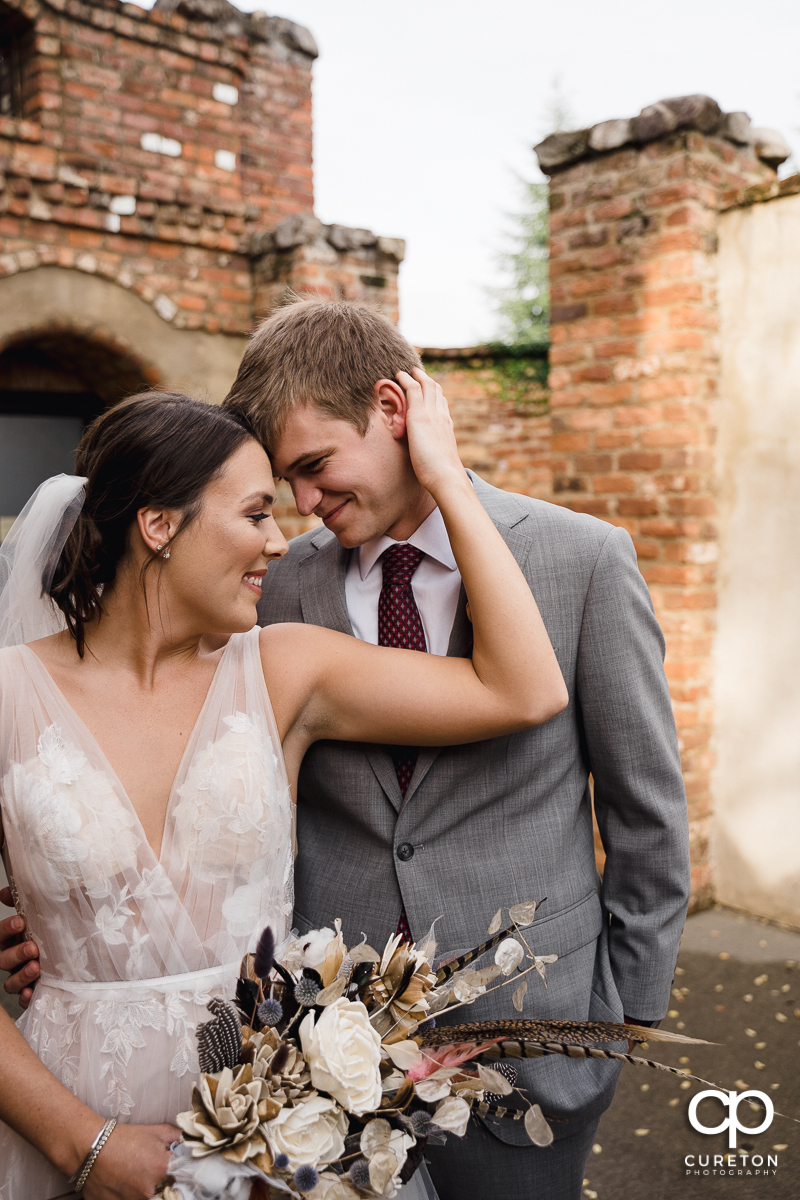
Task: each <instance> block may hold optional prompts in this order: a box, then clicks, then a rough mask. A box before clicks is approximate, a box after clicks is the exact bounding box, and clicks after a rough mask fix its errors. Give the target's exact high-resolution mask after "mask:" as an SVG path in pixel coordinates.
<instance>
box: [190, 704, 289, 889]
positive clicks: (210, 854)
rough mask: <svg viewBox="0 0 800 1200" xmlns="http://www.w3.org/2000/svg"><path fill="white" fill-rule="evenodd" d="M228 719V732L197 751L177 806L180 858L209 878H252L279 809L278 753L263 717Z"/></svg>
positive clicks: (212, 880)
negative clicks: (253, 867)
mask: <svg viewBox="0 0 800 1200" xmlns="http://www.w3.org/2000/svg"><path fill="white" fill-rule="evenodd" d="M224 723H225V724H226V725H227V726H228V731H227V732H226V733H224V734H223V735H222V737H221V738H219V739H218V740H217V741H216V742H210V743H209V744H208V745H207V746H206V747H205V748H204V749H203V750H201V751H199V752H198V753H197V754H196V756H195V759H194V761H193V763H192V766H191V768H190V770H189V773H188V774H187V776H186V781H185V782H184V784H183V785H182V787H180V788H179V789H178V795H179V796H180V801H179V803H178V805H177V807H176V810H175V836H176V839H177V841H178V845H179V847H180V851H181V858H182V859H183V861H184V862H186V863H187V864H188V866H189V868H190V870H191V871H192V873H193V874H194V875H196V877H197V878H199V879H201V880H204V881H206V882H209V883H211V882H214V881H216V880H218V879H226V878H228V877H230V875H231V873H236V874H238V875H239V876H240V877H244V878H245V879H246V878H247V877H248V872H249V869H250V866H251V865H252V864H253V863H255V862H257V860H258V859H260V858H261V857H262V856H263V854H264V845H265V843H266V842H267V840H268V839H269V837H270V835H271V830H272V829H273V828H274V819H275V816H276V814H277V811H278V810H277V809H276V807H275V797H276V791H277V787H278V786H279V785H278V779H277V774H276V770H275V758H274V755H273V753H272V750H271V743H270V737H269V732H268V730H267V729H266V726H265V724H264V721H263V720H262V719H261V718H259V717H258V716H249V715H247V714H246V713H241V712H237V713H235V714H234V715H233V716H232V717H226V718H225V719H224ZM271 818H272V819H271Z"/></svg>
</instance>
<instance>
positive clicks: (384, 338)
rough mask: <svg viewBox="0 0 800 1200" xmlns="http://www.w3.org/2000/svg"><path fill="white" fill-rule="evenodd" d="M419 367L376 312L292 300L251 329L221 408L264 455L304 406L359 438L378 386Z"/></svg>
mask: <svg viewBox="0 0 800 1200" xmlns="http://www.w3.org/2000/svg"><path fill="white" fill-rule="evenodd" d="M421 365H422V364H421V361H420V357H419V355H418V354H417V352H416V350H415V349H414V347H413V346H412V345H411V344H410V343H409V342H407V341H406V339H405V338H404V337H403V336H402V334H400V333H399V332H398V331H397V329H396V328H395V326H394V325H393V324H392V323H391V321H389V320H387V318H386V317H384V316H383V315H382V314H381V313H378V312H375V310H374V309H371V308H367V307H366V305H363V304H350V303H345V302H342V301H327V300H308V299H303V300H296V301H294V302H293V303H291V304H287V305H286V306H285V307H283V308H279V309H278V310H277V311H276V312H274V313H273V314H272V316H271V317H267V319H266V320H265V321H262V322H261V324H260V325H259V326H258V328H257V329H256V330H255V332H254V333H253V335H252V336H251V338H250V341H249V343H248V346H247V349H246V350H245V352H244V357H243V358H242V361H241V365H240V367H239V373H238V374H237V376H236V379H235V381H234V384H233V387H232V388H231V390H230V392H229V393H228V395H227V397H226V398H225V400H224V401H223V404H224V407H225V408H230V409H233V410H236V411H238V412H240V413H242V414H243V416H244V417H245V418H246V419H247V420H248V421H249V422H250V423H251V424H252V426H253V428H254V429H255V430H256V432H257V434H258V436H259V438H260V439H261V441H262V442H263V443H264V445H265V446H266V447H267V449H270V448H271V447H274V445H275V443H276V441H277V439H278V438H279V437H280V435H281V433H282V432H283V429H284V427H285V425H286V420H287V417H288V415H289V413H290V412H291V410H292V409H293V408H295V407H297V406H299V405H306V404H314V405H316V407H317V408H320V409H322V411H323V412H324V413H327V414H328V415H329V416H331V417H338V418H339V419H341V420H343V421H349V422H350V424H351V425H355V427H356V429H358V431H359V433H360V434H361V436H362V437H363V436H364V434H365V433H366V432H367V428H368V426H369V422H370V418H371V416H372V412H373V410H374V408H375V394H374V388H375V384H376V383H377V382H378V380H379V379H391V380H394V379H395V377H396V375H397V372H398V371H409V372H410V371H411V369H412V367H419V366H421Z"/></svg>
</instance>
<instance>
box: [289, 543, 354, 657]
mask: <svg viewBox="0 0 800 1200" xmlns="http://www.w3.org/2000/svg"><path fill="white" fill-rule="evenodd" d="M311 545H312V546H313V547H314V551H313V552H312V553H311V554H309V555H308V556H307V557H306V558H305V559H304V560H303V562H302V563H301V564H300V571H299V575H300V606H301V608H302V610H303V620H304V621H305V622H306V624H308V625H323V626H324V627H325V628H326V629H335V630H337V632H339V633H349V634H350V636H351V637H352V636H353V627H352V625H351V624H350V617H349V616H348V615H347V600H346V598H345V590H344V581H345V575H346V574H347V562H348V557H349V554H350V551H349V550H345V549H344V547H343V546H340V545H339V543H338V542H337V540H336V538H335V537H334V536H333V534H332V533H329V532H328V530H327V529H323V530H320V532H319V534H317V536H316V537H314V538H312V539H311Z"/></svg>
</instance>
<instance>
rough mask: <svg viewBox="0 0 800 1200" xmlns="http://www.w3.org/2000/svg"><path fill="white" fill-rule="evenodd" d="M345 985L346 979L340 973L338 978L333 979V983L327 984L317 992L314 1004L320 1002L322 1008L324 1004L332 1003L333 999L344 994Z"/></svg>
mask: <svg viewBox="0 0 800 1200" xmlns="http://www.w3.org/2000/svg"><path fill="white" fill-rule="evenodd" d="M346 987H347V979H346V978H345V976H344V975H340V976H339V977H338V979H334V981H333V983H330V984H328V986H327V987H326V988H323V989H322V991H321V992H317V998H316V1000H315V1004H321V1005H322V1007H323V1008H324V1007H325V1005H326V1004H333V1002H334V1000H338V999H339V997H340V996H343V995H344V992H345V988H346Z"/></svg>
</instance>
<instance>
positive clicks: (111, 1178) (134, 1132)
mask: <svg viewBox="0 0 800 1200" xmlns="http://www.w3.org/2000/svg"><path fill="white" fill-rule="evenodd" d="M180 1136H181V1131H180V1130H179V1129H175V1128H174V1127H173V1126H172V1125H117V1126H116V1127H115V1128H114V1132H113V1133H112V1134H111V1137H110V1138H109V1139H108V1141H107V1142H106V1144H105V1146H103V1149H102V1150H101V1151H100V1153H99V1155H98V1156H97V1161H96V1162H95V1164H94V1166H93V1167H92V1169H91V1171H90V1172H89V1178H88V1179H87V1181H86V1187H85V1188H84V1189H83V1191H82V1193H81V1195H83V1196H85V1197H86V1200H151V1197H153V1196H154V1195H155V1194H156V1189H157V1187H158V1185H159V1184H160V1183H161V1182H162V1180H163V1179H164V1176H165V1175H166V1173H167V1163H168V1162H169V1148H170V1146H171V1145H172V1143H173V1142H176V1141H178V1140H179V1138H180Z"/></svg>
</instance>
